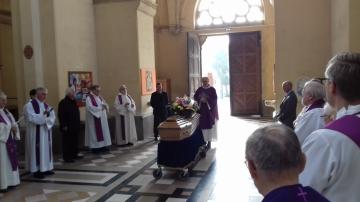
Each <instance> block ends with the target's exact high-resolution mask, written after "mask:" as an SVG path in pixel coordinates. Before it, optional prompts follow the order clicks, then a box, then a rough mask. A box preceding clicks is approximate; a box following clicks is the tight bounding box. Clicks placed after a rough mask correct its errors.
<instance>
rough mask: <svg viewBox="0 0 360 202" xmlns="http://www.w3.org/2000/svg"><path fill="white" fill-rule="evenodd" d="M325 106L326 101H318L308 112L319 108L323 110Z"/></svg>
mask: <svg viewBox="0 0 360 202" xmlns="http://www.w3.org/2000/svg"><path fill="white" fill-rule="evenodd" d="M324 105H325V101H324V100H323V99H320V100H316V101H315V102H314V103H312V104H311V105H310V106H309V108H308V109H307V110H306V111H307V112H308V111H311V110H313V109H317V108H323V107H324Z"/></svg>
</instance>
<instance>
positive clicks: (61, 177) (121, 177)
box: [0, 110, 267, 202]
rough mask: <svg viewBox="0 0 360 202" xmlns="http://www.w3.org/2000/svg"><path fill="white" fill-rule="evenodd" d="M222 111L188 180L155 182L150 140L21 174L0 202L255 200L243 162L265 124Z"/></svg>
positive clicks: (171, 177)
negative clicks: (47, 173) (36, 174)
mask: <svg viewBox="0 0 360 202" xmlns="http://www.w3.org/2000/svg"><path fill="white" fill-rule="evenodd" d="M226 114H228V111H226V110H223V114H221V115H220V121H219V124H218V129H219V135H218V141H217V142H216V143H215V144H214V145H213V148H212V149H211V150H210V151H208V153H207V156H206V158H204V159H201V160H200V161H199V162H198V164H197V165H196V167H195V168H194V169H193V172H192V173H191V174H190V176H188V177H187V178H181V179H179V178H178V177H177V175H176V172H175V171H173V170H164V172H163V176H162V177H161V178H160V179H158V180H156V179H154V177H153V175H152V173H153V171H154V169H156V168H157V165H156V155H157V144H156V143H155V142H153V141H151V140H145V141H143V142H140V143H139V144H137V145H136V146H134V147H130V148H113V149H112V150H111V153H110V154H107V155H102V156H96V155H93V154H90V153H85V158H84V159H82V160H81V161H79V162H76V163H72V164H65V163H63V162H62V160H61V159H59V160H58V161H57V162H56V164H55V173H56V174H55V175H53V176H51V177H47V178H45V179H43V180H37V179H34V178H32V177H31V175H29V174H28V173H25V172H24V171H22V172H21V173H22V174H21V176H22V177H21V178H22V183H21V185H20V186H18V187H16V188H14V189H12V190H10V191H8V192H7V193H5V194H0V201H1V202H18V201H19V202H43V201H64V202H65V201H69V202H70V201H74V202H82V201H108V202H113V201H114V202H115V201H116V202H121V201H144V202H152V201H154V202H155V201H167V202H178V201H179V202H181V201H211V202H215V201H221V202H223V201H242V202H259V201H261V199H262V197H261V196H260V195H259V194H258V192H257V190H256V188H255V187H254V185H253V182H252V180H251V178H250V176H249V174H248V172H247V168H246V166H245V164H244V163H243V162H244V146H245V141H246V139H247V137H248V136H249V134H251V132H252V131H254V130H255V129H256V128H257V127H259V125H263V124H264V123H266V122H267V121H264V120H248V119H240V118H236V117H230V116H228V115H226Z"/></svg>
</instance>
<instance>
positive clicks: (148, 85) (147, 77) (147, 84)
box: [140, 69, 156, 95]
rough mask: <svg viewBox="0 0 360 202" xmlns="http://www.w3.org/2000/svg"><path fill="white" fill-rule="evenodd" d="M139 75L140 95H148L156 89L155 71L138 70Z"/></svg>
mask: <svg viewBox="0 0 360 202" xmlns="http://www.w3.org/2000/svg"><path fill="white" fill-rule="evenodd" d="M140 74H141V95H150V94H151V93H153V92H154V91H155V90H156V89H155V86H156V74H155V69H140Z"/></svg>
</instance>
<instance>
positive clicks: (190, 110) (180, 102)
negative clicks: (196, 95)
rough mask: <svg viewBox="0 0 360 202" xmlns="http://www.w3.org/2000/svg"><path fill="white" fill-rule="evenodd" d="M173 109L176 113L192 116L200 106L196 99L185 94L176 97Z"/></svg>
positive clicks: (187, 116) (186, 116)
mask: <svg viewBox="0 0 360 202" xmlns="http://www.w3.org/2000/svg"><path fill="white" fill-rule="evenodd" d="M172 110H173V112H174V113H175V114H176V115H179V116H183V117H185V118H190V117H191V116H192V115H193V114H194V113H195V112H196V111H197V110H198V106H197V104H196V102H195V101H194V100H192V99H191V98H190V97H188V96H186V95H184V96H183V97H177V98H176V100H175V102H174V103H173V104H172Z"/></svg>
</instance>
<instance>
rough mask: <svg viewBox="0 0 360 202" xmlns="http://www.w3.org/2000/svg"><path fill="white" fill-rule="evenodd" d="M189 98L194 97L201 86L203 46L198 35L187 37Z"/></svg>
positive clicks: (191, 34)
mask: <svg viewBox="0 0 360 202" xmlns="http://www.w3.org/2000/svg"><path fill="white" fill-rule="evenodd" d="M187 49H188V67H189V96H190V97H191V98H192V97H194V94H195V91H196V90H197V89H198V88H199V87H200V86H201V45H200V38H199V36H198V35H197V34H195V33H191V32H189V33H188V35H187Z"/></svg>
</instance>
